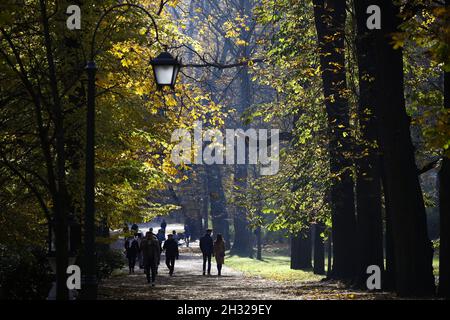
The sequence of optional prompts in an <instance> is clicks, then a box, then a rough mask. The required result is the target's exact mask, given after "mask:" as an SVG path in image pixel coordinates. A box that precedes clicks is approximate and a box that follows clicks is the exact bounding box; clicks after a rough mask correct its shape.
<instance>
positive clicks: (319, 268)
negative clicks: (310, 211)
mask: <svg viewBox="0 0 450 320" xmlns="http://www.w3.org/2000/svg"><path fill="white" fill-rule="evenodd" d="M324 231H325V224H324V223H323V222H319V223H316V224H315V225H314V273H315V274H325V246H324V243H323V238H322V237H321V234H322V233H323V232H324Z"/></svg>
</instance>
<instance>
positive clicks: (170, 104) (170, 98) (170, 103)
mask: <svg viewBox="0 0 450 320" xmlns="http://www.w3.org/2000/svg"><path fill="white" fill-rule="evenodd" d="M165 102H166V105H167V106H168V107H175V106H177V104H178V103H177V100H175V98H174V97H173V96H172V95H168V96H167V97H165Z"/></svg>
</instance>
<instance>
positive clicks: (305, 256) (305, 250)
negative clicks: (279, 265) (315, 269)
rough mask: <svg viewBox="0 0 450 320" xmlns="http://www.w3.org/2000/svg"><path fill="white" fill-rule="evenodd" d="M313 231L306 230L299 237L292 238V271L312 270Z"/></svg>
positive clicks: (293, 236)
mask: <svg viewBox="0 0 450 320" xmlns="http://www.w3.org/2000/svg"><path fill="white" fill-rule="evenodd" d="M311 252H312V242H311V230H310V228H308V229H306V230H304V231H303V232H301V233H299V234H298V235H292V236H291V269H293V270H304V269H311V268H312V265H311Z"/></svg>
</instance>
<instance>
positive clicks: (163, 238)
mask: <svg viewBox="0 0 450 320" xmlns="http://www.w3.org/2000/svg"><path fill="white" fill-rule="evenodd" d="M156 238H157V239H158V241H159V248H160V249H161V251H162V244H163V242H164V241H166V234H165V233H164V230H163V229H159V230H158V233H157V234H156Z"/></svg>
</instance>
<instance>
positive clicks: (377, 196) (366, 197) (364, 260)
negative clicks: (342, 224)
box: [355, 0, 384, 286]
mask: <svg viewBox="0 0 450 320" xmlns="http://www.w3.org/2000/svg"><path fill="white" fill-rule="evenodd" d="M371 3H372V2H371V1H369V0H358V1H355V11H356V20H357V29H358V35H357V39H356V46H357V51H358V53H357V56H358V69H359V104H358V120H359V130H360V139H361V141H360V143H359V146H358V149H359V152H358V157H359V158H358V159H357V161H356V164H357V166H356V173H357V177H356V209H357V210H356V211H357V229H358V239H359V240H358V257H359V273H358V278H357V283H358V285H360V286H365V284H366V280H367V277H368V275H367V273H366V270H367V267H368V266H370V265H377V266H379V267H380V269H381V270H383V269H384V263H383V225H382V224H383V221H382V216H381V174H380V163H379V161H380V157H379V154H378V148H377V140H378V139H377V124H376V118H375V99H376V94H377V91H376V87H375V84H374V83H373V79H374V78H375V73H376V66H375V65H374V64H373V61H374V60H375V55H376V47H375V34H374V33H371V32H369V30H368V29H367V26H366V19H367V14H366V10H367V7H368V6H369V5H370V4H371Z"/></svg>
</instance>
